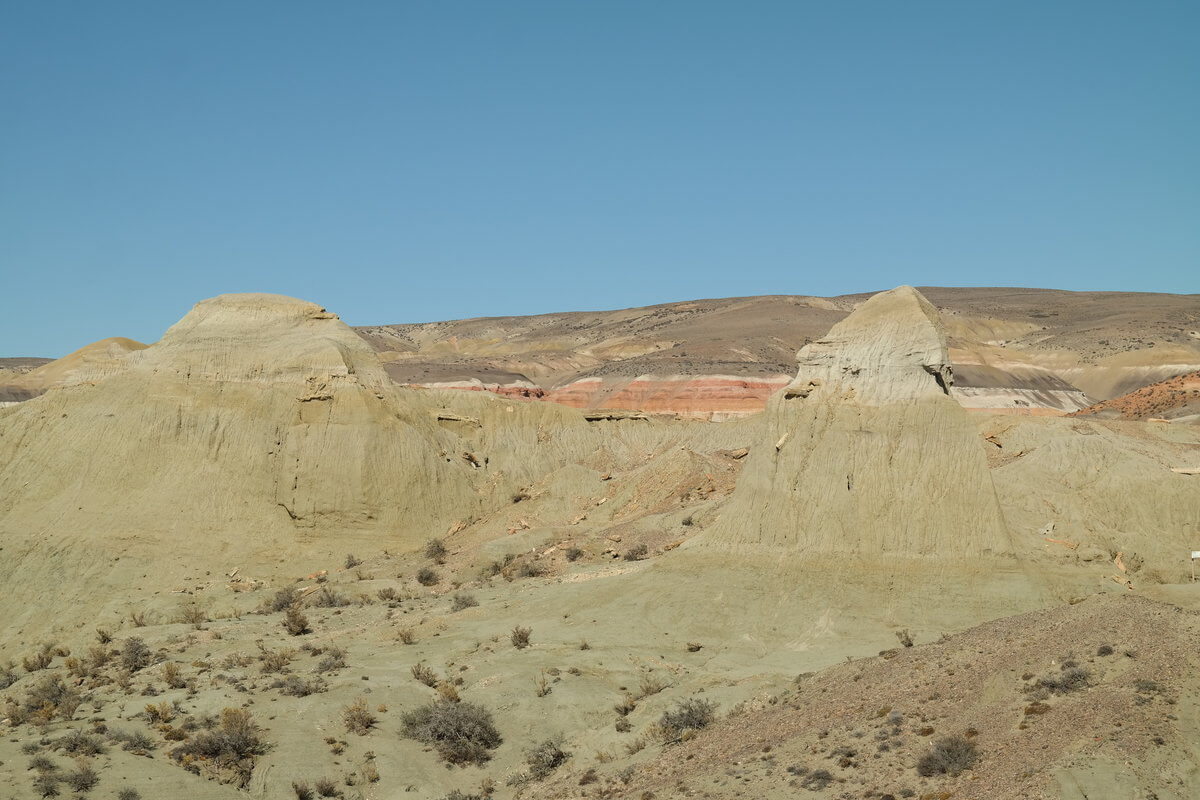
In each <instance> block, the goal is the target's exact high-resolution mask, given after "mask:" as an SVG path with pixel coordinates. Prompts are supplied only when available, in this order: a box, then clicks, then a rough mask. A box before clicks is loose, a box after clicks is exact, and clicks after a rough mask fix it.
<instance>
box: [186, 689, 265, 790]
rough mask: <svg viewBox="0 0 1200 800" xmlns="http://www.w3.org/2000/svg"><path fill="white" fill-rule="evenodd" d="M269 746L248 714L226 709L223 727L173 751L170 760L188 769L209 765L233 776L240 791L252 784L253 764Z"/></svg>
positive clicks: (243, 711)
mask: <svg viewBox="0 0 1200 800" xmlns="http://www.w3.org/2000/svg"><path fill="white" fill-rule="evenodd" d="M267 747H268V745H267V742H266V741H265V740H264V739H263V738H262V736H261V734H260V731H259V727H258V725H256V724H255V722H254V718H253V717H252V716H251V715H250V712H249V711H246V710H245V709H243V708H226V709H224V710H223V711H221V719H220V723H219V724H218V725H217V726H216V727H214V728H213V729H212V730H206V731H202V732H200V733H198V734H196V736H194V737H192V739H191V740H190V741H188V742H185V743H184V744H182V745H180V746H179V747H176V748H175V749H174V750H172V751H171V758H173V759H174V760H175V761H177V762H179V763H180V764H182V765H184V766H185V767H190V766H194V765H195V764H196V762H198V761H200V762H207V763H209V764H210V765H211V766H212V767H214V768H215V769H217V770H220V771H225V772H228V773H230V777H231V779H232V780H233V781H234V782H236V783H237V784H238V785H239V787H244V786H245V785H246V784H247V783H248V782H249V781H250V774H251V773H252V772H253V770H254V760H255V757H256V756H260V755H262V754H264V753H266V752H267Z"/></svg>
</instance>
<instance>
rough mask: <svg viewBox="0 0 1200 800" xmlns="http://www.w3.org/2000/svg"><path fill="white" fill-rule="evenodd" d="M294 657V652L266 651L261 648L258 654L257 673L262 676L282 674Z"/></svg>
mask: <svg viewBox="0 0 1200 800" xmlns="http://www.w3.org/2000/svg"><path fill="white" fill-rule="evenodd" d="M295 657H296V651H295V650H286V649H285V650H267V649H266V648H263V650H262V652H261V653H259V654H258V660H259V662H260V664H259V671H260V672H262V674H264V675H270V674H272V673H275V672H283V671H284V670H286V669H287V668H288V665H289V664H291V663H292V659H293V658H295Z"/></svg>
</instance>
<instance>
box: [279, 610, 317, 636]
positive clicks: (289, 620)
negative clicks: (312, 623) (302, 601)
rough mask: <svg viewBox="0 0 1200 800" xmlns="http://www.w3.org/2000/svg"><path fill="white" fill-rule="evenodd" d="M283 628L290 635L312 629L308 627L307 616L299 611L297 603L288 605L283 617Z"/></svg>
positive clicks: (307, 631) (301, 634)
mask: <svg viewBox="0 0 1200 800" xmlns="http://www.w3.org/2000/svg"><path fill="white" fill-rule="evenodd" d="M283 629H284V630H285V631H287V632H288V634H289V635H290V636H303V635H304V634H306V633H309V632H311V631H312V629H311V628H310V627H308V617H306V616H304V614H303V613H302V612H301V611H300V606H299V605H294V606H289V607H288V610H287V615H286V616H284V618H283Z"/></svg>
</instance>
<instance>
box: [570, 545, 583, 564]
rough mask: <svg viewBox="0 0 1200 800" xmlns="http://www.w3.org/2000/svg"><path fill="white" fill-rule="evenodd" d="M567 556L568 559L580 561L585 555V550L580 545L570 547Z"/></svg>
mask: <svg viewBox="0 0 1200 800" xmlns="http://www.w3.org/2000/svg"><path fill="white" fill-rule="evenodd" d="M566 556H567V561H578V560H579V559H580V558H581V557H582V556H583V551H582V550H580V549H579V548H578V547H568V548H567V552H566Z"/></svg>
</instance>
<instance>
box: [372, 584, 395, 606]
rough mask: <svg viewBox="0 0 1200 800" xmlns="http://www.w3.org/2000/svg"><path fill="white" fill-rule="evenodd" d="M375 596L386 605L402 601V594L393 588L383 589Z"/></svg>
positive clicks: (386, 587)
mask: <svg viewBox="0 0 1200 800" xmlns="http://www.w3.org/2000/svg"><path fill="white" fill-rule="evenodd" d="M375 596H376V597H378V598H379V599H380V600H381V601H382V602H384V603H394V602H396V601H397V600H399V599H400V594H399V593H398V592H397V591H396V590H395V589H394V588H393V587H391V586H385V587H383V588H382V589H380V590H379V591H378V592H376V593H375Z"/></svg>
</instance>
